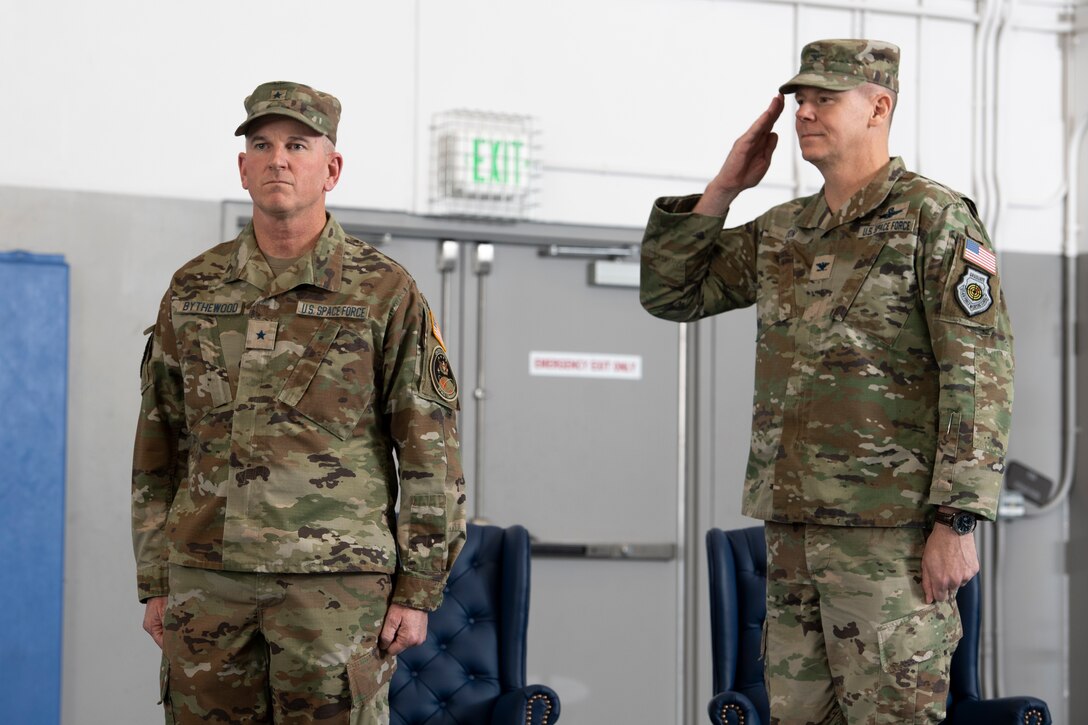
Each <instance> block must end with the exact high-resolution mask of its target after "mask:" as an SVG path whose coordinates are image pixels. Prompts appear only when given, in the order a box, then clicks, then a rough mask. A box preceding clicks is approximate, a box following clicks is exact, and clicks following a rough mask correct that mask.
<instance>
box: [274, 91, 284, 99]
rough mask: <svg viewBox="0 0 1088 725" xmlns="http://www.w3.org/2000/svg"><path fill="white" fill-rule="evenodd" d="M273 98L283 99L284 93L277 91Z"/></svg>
mask: <svg viewBox="0 0 1088 725" xmlns="http://www.w3.org/2000/svg"><path fill="white" fill-rule="evenodd" d="M272 97H273V98H277V99H278V98H282V97H283V91H276V92H275V93H273V94H272Z"/></svg>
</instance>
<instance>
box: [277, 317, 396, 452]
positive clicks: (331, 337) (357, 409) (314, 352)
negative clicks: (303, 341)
mask: <svg viewBox="0 0 1088 725" xmlns="http://www.w3.org/2000/svg"><path fill="white" fill-rule="evenodd" d="M374 390H375V384H374V349H373V346H372V345H371V343H370V340H369V335H367V334H366V332H365V330H355V329H352V328H350V327H345V326H343V325H341V324H340V323H338V322H336V321H335V320H325V321H324V322H323V323H322V325H321V327H319V328H318V330H317V332H315V333H314V335H313V337H312V338H311V339H310V342H309V343H308V344H307V345H306V349H305V350H303V352H302V356H301V357H300V358H299V360H298V362H297V363H295V366H294V368H293V369H292V371H291V374H290V376H289V377H288V379H287V382H286V383H285V384H284V386H283V389H282V390H281V391H280V393H279V396H278V399H279V400H280V401H281V402H283V403H286V404H287V405H289V406H291V407H292V408H294V409H295V410H297V411H298V412H299V413H302V415H304V416H305V417H306V418H308V419H310V420H311V421H313V422H314V423H316V424H317V425H319V426H320V427H322V428H324V429H325V430H327V431H328V432H330V433H332V434H333V435H334V436H336V437H337V438H339V439H340V440H347V439H348V438H350V437H351V436H352V432H353V431H354V430H355V426H356V425H358V423H359V420H360V419H361V418H362V417H363V412H364V411H365V410H366V408H367V406H368V405H369V404H370V401H371V398H373V396H374Z"/></svg>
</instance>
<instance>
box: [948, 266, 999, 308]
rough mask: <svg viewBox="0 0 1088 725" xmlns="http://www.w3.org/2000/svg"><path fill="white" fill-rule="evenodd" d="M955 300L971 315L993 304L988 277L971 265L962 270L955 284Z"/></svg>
mask: <svg viewBox="0 0 1088 725" xmlns="http://www.w3.org/2000/svg"><path fill="white" fill-rule="evenodd" d="M956 302H958V303H959V304H960V307H962V308H963V311H964V312H966V313H967V314H968V315H970V316H971V317H974V316H975V315H980V314H982V313H983V312H985V311H986V310H988V309H990V307H991V306H993V304H994V298H993V295H992V294H990V278H989V277H987V276H986V275H985V274H983V273H982V272H980V271H978V270H977V269H973V268H972V267H968V268H967V269H965V270H964V272H963V276H962V277H960V281H959V284H957V285H956Z"/></svg>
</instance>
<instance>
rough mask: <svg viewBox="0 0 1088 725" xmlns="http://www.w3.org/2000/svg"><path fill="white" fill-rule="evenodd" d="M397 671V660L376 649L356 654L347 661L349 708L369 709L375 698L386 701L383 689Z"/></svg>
mask: <svg viewBox="0 0 1088 725" xmlns="http://www.w3.org/2000/svg"><path fill="white" fill-rule="evenodd" d="M396 671H397V658H396V657H395V656H393V655H387V654H384V653H382V652H381V651H380V650H379V649H378V648H377V647H374V648H373V649H368V650H364V651H362V652H357V653H356V654H355V655H353V656H352V658H351V659H349V660H348V686H349V687H350V688H351V708H352V710H353V711H354V710H356V709H357V708H360V707H370V706H371V705H372V703H373V702H374V698H375V697H376V696H379V694H380V696H381V697H382V698H383V699H388V697H389V691H388V689H385V690H384V691H383V688H384V687H385V686H386V685H387V684H389V681H390V680H392V679H393V673H394V672H396Z"/></svg>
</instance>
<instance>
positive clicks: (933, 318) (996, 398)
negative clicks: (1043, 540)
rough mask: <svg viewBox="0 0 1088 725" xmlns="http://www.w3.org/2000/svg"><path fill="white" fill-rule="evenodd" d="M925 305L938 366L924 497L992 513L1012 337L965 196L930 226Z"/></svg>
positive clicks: (991, 259) (990, 257)
mask: <svg viewBox="0 0 1088 725" xmlns="http://www.w3.org/2000/svg"><path fill="white" fill-rule="evenodd" d="M925 245H926V246H925V248H926V250H927V254H926V258H925V269H924V270H923V273H922V279H923V290H922V293H923V304H924V306H925V311H926V318H927V322H928V325H929V330H930V339H931V342H932V345H933V353H934V357H935V358H936V361H937V365H938V367H939V371H940V372H939V375H940V393H939V403H938V410H937V416H938V419H937V454H936V462H935V464H934V470H933V481H932V484H931V486H930V492H929V502H930V503H931V504H933V505H935V506H936V505H941V506H951V507H954V508H959V509H963V510H966V511H970V512H972V513H974V514H976V515H977V516H980V517H983V518H986V519H991V520H992V519H994V518H995V516H996V515H997V499H998V495H999V493H1000V490H1001V480H1002V477H1003V475H1004V471H1005V455H1006V451H1007V449H1008V440H1009V428H1010V424H1011V420H1012V398H1013V369H1014V366H1013V338H1012V330H1011V327H1010V324H1009V317H1008V312H1007V310H1006V307H1005V297H1004V294H1003V292H1002V289H1001V279H1000V275H999V273H998V268H997V258H996V251H995V250H994V246H993V244H992V243H991V241H990V239H989V237H988V236H987V234H986V231H985V229H983V227H982V224H981V223H980V222H979V221H978V219H977V217H976V215H975V214H974V210H973V208H972V207H970V206H969V205H968V203H966V202H962V201H957V202H955V203H953V204H951V205H949V206H948V207H946V208H945V209H944V210H943V211H942V212H941V214H940V215H939V218H938V220H937V223H936V224H934V225H933V227H932V228H931V229H930V231H929V232H928V236H927V239H926V241H925Z"/></svg>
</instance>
